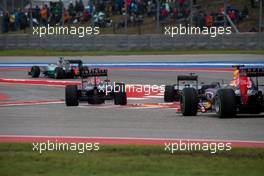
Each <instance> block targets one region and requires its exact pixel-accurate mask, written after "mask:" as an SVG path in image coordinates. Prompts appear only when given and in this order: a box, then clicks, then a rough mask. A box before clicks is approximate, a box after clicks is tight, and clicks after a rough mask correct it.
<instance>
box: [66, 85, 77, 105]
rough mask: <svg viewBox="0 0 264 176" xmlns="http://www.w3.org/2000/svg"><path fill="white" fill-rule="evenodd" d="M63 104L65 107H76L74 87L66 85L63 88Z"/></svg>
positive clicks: (75, 87) (75, 88) (75, 89)
mask: <svg viewBox="0 0 264 176" xmlns="http://www.w3.org/2000/svg"><path fill="white" fill-rule="evenodd" d="M65 103H66V106H78V105H79V98H78V89H77V86H76V85H67V86H66V88H65Z"/></svg>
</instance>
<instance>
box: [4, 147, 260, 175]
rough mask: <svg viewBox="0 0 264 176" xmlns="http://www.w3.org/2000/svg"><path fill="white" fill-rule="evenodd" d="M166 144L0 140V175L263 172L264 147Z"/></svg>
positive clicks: (245, 173) (250, 173) (225, 173)
mask: <svg viewBox="0 0 264 176" xmlns="http://www.w3.org/2000/svg"><path fill="white" fill-rule="evenodd" d="M163 149H164V148H163V146H101V147H100V150H99V151H97V152H86V153H85V154H78V153H77V152H44V153H42V154H39V153H37V152H33V151H32V145H31V144H15V143H12V144H7V143H2V144H0V175H3V176H5V175H9V176H13V175H14V176H17V175H21V176H23V175H25V176H31V175H34V176H36V175H45V176H46V175H56V176H60V175H63V176H68V175H69V176H72V175H85V176H87V175H106V176H112V175H113V176H119V175H120V176H128V175H136V176H148V175H151V176H153V175H154V176H160V175H171V176H175V175H181V176H188V175H195V176H197V175H198V176H199V175H202V176H206V175H208V176H211V175H230V176H236V175H238V176H241V175H253V176H254V175H263V173H264V166H263V163H264V149H232V150H231V151H229V152H221V153H217V154H214V155H212V154H209V153H206V152H181V153H179V152H178V153H175V154H169V153H166V152H164V150H163Z"/></svg>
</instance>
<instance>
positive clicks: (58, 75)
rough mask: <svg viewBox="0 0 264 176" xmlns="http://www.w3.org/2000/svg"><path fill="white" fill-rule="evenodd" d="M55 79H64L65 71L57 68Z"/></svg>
mask: <svg viewBox="0 0 264 176" xmlns="http://www.w3.org/2000/svg"><path fill="white" fill-rule="evenodd" d="M54 78H55V79H62V78H64V70H63V69H62V68H61V67H57V68H56V69H55V73H54Z"/></svg>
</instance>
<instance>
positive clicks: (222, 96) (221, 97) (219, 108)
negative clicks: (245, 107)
mask: <svg viewBox="0 0 264 176" xmlns="http://www.w3.org/2000/svg"><path fill="white" fill-rule="evenodd" d="M214 105H215V111H216V114H217V115H218V116H219V117H220V118H230V117H235V116H236V113H237V112H236V95H235V93H234V91H233V90H232V89H219V90H218V91H217V92H216V98H215V103H214Z"/></svg>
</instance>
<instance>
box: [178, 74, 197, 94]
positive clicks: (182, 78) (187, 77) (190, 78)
mask: <svg viewBox="0 0 264 176" xmlns="http://www.w3.org/2000/svg"><path fill="white" fill-rule="evenodd" d="M180 81H195V82H196V89H198V76H197V75H194V73H190V75H179V76H177V86H178V90H179V89H180Z"/></svg>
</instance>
